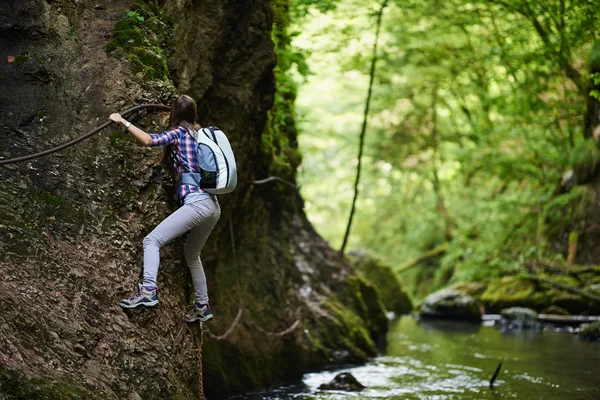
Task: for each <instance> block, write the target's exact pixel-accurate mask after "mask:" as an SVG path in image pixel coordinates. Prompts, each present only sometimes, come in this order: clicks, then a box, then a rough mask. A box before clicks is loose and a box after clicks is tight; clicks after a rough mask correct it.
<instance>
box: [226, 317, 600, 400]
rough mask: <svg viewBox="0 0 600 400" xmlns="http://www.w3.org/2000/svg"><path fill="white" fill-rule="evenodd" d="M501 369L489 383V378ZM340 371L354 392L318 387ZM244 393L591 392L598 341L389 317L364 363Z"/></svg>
mask: <svg viewBox="0 0 600 400" xmlns="http://www.w3.org/2000/svg"><path fill="white" fill-rule="evenodd" d="M500 361H502V362H503V365H502V369H501V371H500V373H499V375H498V378H497V380H496V383H495V387H494V390H490V388H489V380H490V377H491V376H492V374H493V372H494V370H495V369H496V367H497V365H498V363H499V362H500ZM340 372H350V373H352V374H353V375H354V376H355V377H356V378H357V379H358V381H359V382H361V383H362V384H363V385H365V386H367V389H365V390H363V391H362V392H360V393H345V392H322V391H319V390H318V387H319V385H321V384H322V383H326V382H329V381H330V380H331V379H333V377H334V376H335V375H336V374H338V373H340ZM237 398H238V399H245V400H259V399H260V400H291V399H306V400H309V399H310V400H339V399H392V400H395V399H406V400H412V399H432V400H449V399H460V400H475V399H477V400H483V399H525V400H535V399H544V400H559V399H560V400H563V399H568V400H597V399H600V343H589V342H585V341H582V340H579V339H578V338H577V337H576V336H575V335H572V334H570V333H567V332H564V331H563V332H558V331H555V330H554V329H548V328H546V329H545V330H543V331H509V332H505V331H501V330H499V329H497V328H495V327H493V326H487V325H486V324H483V325H473V324H462V323H454V322H442V321H435V322H433V321H431V322H429V321H428V322H426V321H417V320H415V319H413V318H411V317H403V318H400V319H398V320H396V321H393V322H392V323H391V326H390V330H389V333H388V345H387V348H386V351H385V354H384V355H382V356H380V357H377V358H374V359H373V360H372V361H371V362H369V363H367V364H366V365H363V366H355V367H349V368H343V369H338V370H335V371H324V372H317V373H309V374H306V375H305V376H304V377H303V379H302V382H301V383H299V384H297V385H292V386H287V387H282V388H279V389H276V390H272V391H268V392H263V393H255V394H249V395H244V396H242V397H237Z"/></svg>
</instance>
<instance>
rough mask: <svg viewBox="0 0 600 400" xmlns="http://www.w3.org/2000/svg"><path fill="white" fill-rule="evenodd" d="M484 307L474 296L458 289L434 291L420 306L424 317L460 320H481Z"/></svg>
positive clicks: (421, 314) (421, 315) (420, 311)
mask: <svg viewBox="0 0 600 400" xmlns="http://www.w3.org/2000/svg"><path fill="white" fill-rule="evenodd" d="M481 314H482V307H481V305H480V304H479V302H478V301H477V300H475V299H474V298H473V297H471V296H468V295H465V294H462V293H460V292H458V291H456V290H452V289H443V290H440V291H438V292H435V293H432V294H430V295H429V296H427V297H426V298H425V300H423V303H422V304H421V306H420V307H419V316H420V317H422V318H441V319H451V320H458V321H473V322H478V321H481Z"/></svg>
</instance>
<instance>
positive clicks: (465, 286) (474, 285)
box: [450, 282, 486, 299]
mask: <svg viewBox="0 0 600 400" xmlns="http://www.w3.org/2000/svg"><path fill="white" fill-rule="evenodd" d="M450 289H452V290H456V291H458V292H460V293H462V294H466V295H469V296H472V297H474V298H476V299H479V297H481V295H482V294H483V292H485V289H486V285H485V283H481V282H461V283H457V284H455V285H452V286H451V287H450Z"/></svg>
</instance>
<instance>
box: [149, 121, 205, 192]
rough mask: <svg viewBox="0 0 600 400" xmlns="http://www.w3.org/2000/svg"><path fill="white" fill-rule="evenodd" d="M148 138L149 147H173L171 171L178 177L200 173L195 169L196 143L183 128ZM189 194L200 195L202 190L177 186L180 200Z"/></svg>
mask: <svg viewBox="0 0 600 400" xmlns="http://www.w3.org/2000/svg"><path fill="white" fill-rule="evenodd" d="M150 137H151V138H152V144H151V145H150V146H151V147H158V146H165V145H167V144H173V145H174V147H175V150H176V151H177V158H175V157H172V159H173V169H174V170H175V171H176V172H177V175H178V176H179V177H181V174H183V173H185V172H196V173H199V172H200V171H198V168H197V167H196V166H197V165H198V163H197V161H198V156H197V154H196V141H195V140H194V138H192V136H191V135H190V134H189V133H188V131H187V130H186V129H185V128H184V127H182V126H176V127H175V128H173V129H170V130H168V131H164V132H163V133H158V134H154V135H150ZM189 193H202V189H200V188H199V187H198V186H193V185H180V186H179V198H180V199H182V200H183V198H184V197H185V195H186V194H189Z"/></svg>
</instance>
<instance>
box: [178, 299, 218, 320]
mask: <svg viewBox="0 0 600 400" xmlns="http://www.w3.org/2000/svg"><path fill="white" fill-rule="evenodd" d="M184 319H185V322H196V321H201V322H207V321H210V320H211V319H213V314H212V311H210V306H209V305H208V303H206V304H200V303H197V302H194V308H193V309H192V310H191V311H190V312H188V313H187V314H185V317H184Z"/></svg>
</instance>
